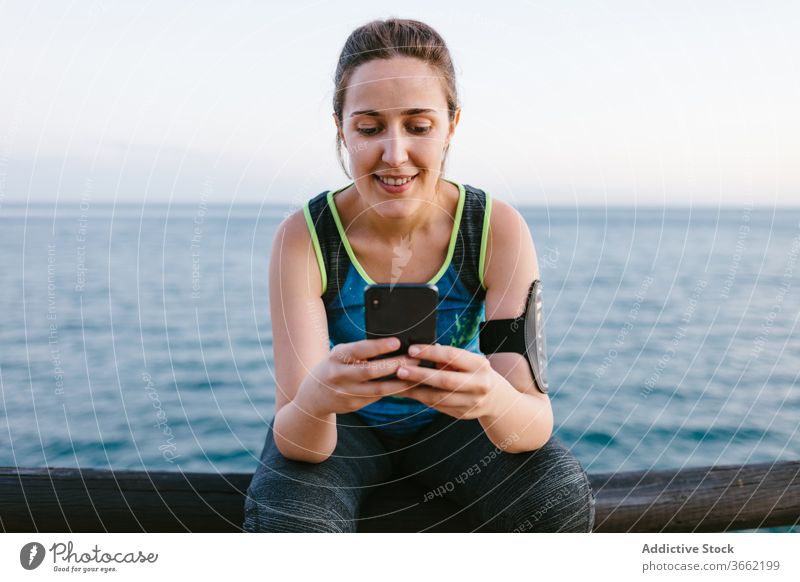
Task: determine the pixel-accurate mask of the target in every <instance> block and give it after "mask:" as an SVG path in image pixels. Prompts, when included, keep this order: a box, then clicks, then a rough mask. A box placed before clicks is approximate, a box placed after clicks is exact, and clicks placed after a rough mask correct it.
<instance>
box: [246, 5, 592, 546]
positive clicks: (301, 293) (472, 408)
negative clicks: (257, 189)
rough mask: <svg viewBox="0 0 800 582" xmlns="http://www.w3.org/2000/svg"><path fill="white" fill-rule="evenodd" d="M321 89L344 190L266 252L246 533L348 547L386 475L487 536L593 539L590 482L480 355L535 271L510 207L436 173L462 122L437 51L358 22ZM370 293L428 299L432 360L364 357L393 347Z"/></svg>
mask: <svg viewBox="0 0 800 582" xmlns="http://www.w3.org/2000/svg"><path fill="white" fill-rule="evenodd" d="M335 82H336V91H335V95H334V114H333V116H334V121H335V123H336V128H337V151H338V152H339V154H340V162H341V163H342V167H343V169H344V170H345V173H346V174H347V175H348V177H351V174H352V176H355V179H354V180H353V182H351V183H350V184H348V185H347V186H345V187H343V188H340V189H338V190H336V191H334V192H323V193H322V194H320V195H318V196H316V197H314V198H313V199H312V200H310V201H309V202H308V203H307V204H306V205H305V207H304V209H303V211H302V212H300V211H298V212H296V213H294V214H292V215H291V216H289V217H288V218H287V219H286V220H285V221H284V222H283V223H282V224H281V226H280V227H279V229H278V232H277V235H276V237H275V241H274V245H273V248H272V256H271V262H270V275H269V276H270V286H269V287H270V309H271V315H272V326H273V347H274V351H275V371H276V380H277V386H278V389H277V395H276V403H275V408H276V413H275V418H274V419H273V421H272V423H271V425H270V428H269V430H268V434H267V441H266V444H265V446H264V450H263V453H262V456H261V464H260V466H259V468H258V470H257V471H256V473H255V475H254V477H253V481H252V483H251V485H250V488H249V489H248V495H247V500H246V505H245V522H244V529H245V530H247V531H272V532H280V531H284V532H288V531H316V532H319V531H336V532H351V531H356V529H357V525H358V515H359V509H360V506H361V503H362V501H363V499H364V497H365V495H367V494H368V493H369V491H370V490H371V489H372V487H373V486H375V485H378V484H380V483H383V482H386V481H388V480H390V479H394V478H397V476H398V475H403V476H408V478H411V479H414V480H415V481H417V482H418V483H419V484H421V485H422V486H423V487H426V488H429V489H430V490H435V489H436V488H440V486H441V485H442V484H445V483H450V484H451V485H452V487H449V486H448V487H447V488H446V489H447V492H446V495H448V497H449V498H450V499H452V500H453V501H455V502H456V503H459V504H461V505H462V506H469V507H470V508H471V510H473V511H475V512H476V513H475V515H476V517H477V519H478V520H479V521H480V523H481V524H482V530H484V531H485V530H493V531H584V532H585V531H591V528H592V525H593V520H594V497H593V495H592V492H591V488H590V486H589V482H588V479H587V477H586V474H585V473H584V472H583V470H582V468H581V466H580V464H579V463H578V461H577V460H576V459H575V458H574V457H573V456H572V455H571V454H570V453H569V451H567V450H566V448H565V447H564V446H563V445H562V444H561V443H560V442H559V441H558V440H557V439H556V438H555V437H554V436H553V435H552V427H553V415H552V409H551V406H550V400H549V398H548V396H547V394H546V391H545V390H540V389H539V388H538V387H537V386H538V385H537V383H536V381H535V378H534V376H533V374H532V368H530V367H529V366H528V363H527V361H526V360H525V359H524V356H522V355H520V354H517V353H493V354H492V355H490V356H488V357H487V356H485V355H483V354H482V353H481V351H480V350H479V349H478V326H479V324H480V322H481V320H482V319H483V318H484V317H485V318H486V320H494V319H501V318H513V317H517V316H519V315H520V314H521V313H522V310H523V308H524V307H525V305H526V298H527V297H528V292H529V289H531V283H532V281H534V280H536V279H538V276H539V273H538V266H537V261H536V254H535V251H534V246H533V242H532V239H531V236H530V233H529V231H528V228H527V226H526V224H525V222H524V221H523V219H522V217H521V216H520V214H519V213H518V212H517V211H516V210H515V209H514V208H512V207H511V206H510V205H508V204H506V203H504V202H501V201H499V200H495V201H493V202H492V199H491V197H490V196H488V195H487V194H486V193H485V192H483V191H482V190H479V189H477V188H473V187H471V186H465V185H462V184H459V183H457V182H455V181H452V180H448V179H445V178H443V177H442V172H443V169H444V163H445V158H446V154H447V150H448V147H449V144H450V141H451V140H452V138H453V135H454V132H455V128H456V126H457V124H458V121H459V116H460V113H461V111H460V108H459V107H458V100H457V94H456V83H455V75H454V70H453V65H452V61H451V58H450V54H449V52H448V49H447V47H446V46H445V43H444V41H443V40H442V38H441V37H440V36H439V35H438V33H436V32H435V31H434V30H433V29H431V28H430V27H429V26H427V25H425V24H423V23H421V22H418V21H414V20H399V19H389V20H386V21H374V22H370V23H368V24H366V25H364V26H362V27H360V28H358V29H357V30H355V31H354V32H353V33H352V34H351V35H350V37H349V38H348V40H347V42H346V43H345V46H344V48H343V50H342V53H341V56H340V59H339V64H338V67H337V71H336V76H335ZM342 145H344V146H345V148H346V149H347V151H348V153H349V158H350V162H349V170H350V173H348V168H347V167H346V165H345V163H344V161H343V160H342V158H341V146H342ZM351 179H352V178H351ZM373 282H383V283H389V282H391V283H408V282H417V283H418V282H430V283H434V284H436V285H437V287H438V288H439V294H440V303H439V306H438V311H437V329H438V334H439V335H438V337H437V340H438V341H437V344H435V345H426V346H419V350H418V351H417V352H416V353H412V351H411V350H410V351H409V355H408V356H402V357H392V358H386V359H381V360H377V361H376V360H371V359H372V358H374V357H375V356H378V355H381V354H385V353H388V352H392V351H394V350H396V349H397V347H398V345H399V344H398V343H395V342H396V341H397V340H396V339H394V338H388V339H380V340H366V339H364V338H365V332H364V327H363V325H364V307H363V290H364V286H365V285H367V284H370V283H373ZM423 359H424V360H429V361H433V362H435V363H436V369H430V368H426V367H422V366H419V364H420V360H423ZM370 360H371V361H370ZM393 373H396V377H395V379H390V380H381V381H370V380H371V379H376V378H381V377H384V376H388V375H391V374H393ZM423 501H425V500H423V499H421V500H420V502H423Z"/></svg>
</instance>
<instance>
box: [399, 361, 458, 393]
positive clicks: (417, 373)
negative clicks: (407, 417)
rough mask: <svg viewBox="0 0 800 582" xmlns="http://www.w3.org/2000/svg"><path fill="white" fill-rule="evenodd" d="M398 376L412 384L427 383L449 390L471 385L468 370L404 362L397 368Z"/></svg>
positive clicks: (452, 390)
mask: <svg viewBox="0 0 800 582" xmlns="http://www.w3.org/2000/svg"><path fill="white" fill-rule="evenodd" d="M397 377H398V378H400V379H401V380H407V381H409V382H411V383H412V384H426V385H428V386H433V387H434V388H438V389H440V390H446V391H449V392H455V391H464V390H467V389H469V387H470V385H471V384H470V377H469V375H468V374H467V373H466V372H455V371H451V370H433V369H431V368H423V367H422V366H414V365H408V364H404V365H403V366H402V367H400V368H398V370H397Z"/></svg>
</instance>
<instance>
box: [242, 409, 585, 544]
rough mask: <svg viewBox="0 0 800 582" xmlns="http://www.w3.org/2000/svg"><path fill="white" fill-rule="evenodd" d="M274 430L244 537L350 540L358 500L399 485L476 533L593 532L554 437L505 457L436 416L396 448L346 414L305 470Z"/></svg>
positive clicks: (474, 425)
mask: <svg viewBox="0 0 800 582" xmlns="http://www.w3.org/2000/svg"><path fill="white" fill-rule="evenodd" d="M273 423H274V419H273V421H272V422H270V425H269V428H268V430H267V440H266V443H265V445H264V450H263V452H262V454H261V462H260V463H259V467H258V469H257V470H256V472H255V475H254V476H253V480H252V482H251V483H250V487H249V488H248V490H247V498H246V501H245V519H244V525H243V528H244V530H245V531H251V532H254V531H258V532H354V531H356V529H357V526H358V516H359V509H360V507H361V502H362V500H363V499H364V498H365V496H366V495H368V494H369V493H370V492H371V491H373V490H374V487H375V486H377V485H380V484H382V483H385V482H387V481H390V480H394V479H397V478H399V477H401V476H402V477H406V478H409V479H412V480H413V481H415V482H417V483H418V484H420V485H421V486H423V487H424V488H425V489H426V490H428V491H429V492H430V493H428V494H426V498H427V497H429V496H430V497H431V498H432V497H434V496H439V495H445V496H447V498H448V499H450V500H452V501H454V502H455V503H457V504H458V505H460V506H462V507H466V506H469V507H470V510H474V511H475V512H477V519H478V520H479V521H480V522H481V524H484V525H482V526H481V531H498V532H588V531H591V529H592V526H593V525H594V505H595V498H594V495H593V493H592V489H591V486H590V484H589V480H588V478H587V476H586V473H585V472H584V470H583V469H582V467H581V465H580V463H579V462H578V460H577V459H576V458H575V457H574V456H573V455H572V454H571V453H570V452H569V450H568V449H567V448H566V447H565V446H564V445H563V444H562V443H561V442H560V441H559V440H558V439H557V438H556V437H555V436H553V437H551V438H550V440H549V441H548V442H547V443H546V444H545V445H544V447H542V448H541V449H539V450H537V451H532V452H526V453H506V452H503V450H502V448H505V447H502V448H500V447H497V446H495V445H494V443H492V442H491V441H490V440H489V438H488V437H487V436H486V434H485V433H484V431H483V428H482V427H481V425H480V423H479V422H478V421H477V420H457V419H455V418H452V417H450V416H447V415H444V414H441V413H440V414H439V415H438V416H437V417H436V418H435V419H434V420H433V422H432V423H431V424H429V425H427V426H425V427H424V428H422V429H421V430H420V431H419V432H417V433H416V434H415V435H413V437H409V438H405V439H397V438H392V437H389V436H388V435H385V434H384V433H382V432H380V430H379V429H374V428H372V427H369V426H367V425H365V424H364V423H363V422H362V421H361V420H360V419H359V417H358V416H357V415H356V414H354V413H350V414H343V415H337V417H336V425H337V444H336V449H335V450H334V452H333V454H332V455H331V456H330V457H329V458H328V459H326V460H325V461H323V462H322V463H306V462H302V461H293V460H289V459H286V458H285V457H284V456H283V455H282V454H281V453H280V451H279V450H278V448H277V447H276V446H275V442H274V440H273V436H272V425H273ZM434 492H436V493H434ZM426 500H427V499H420V502H423V501H426Z"/></svg>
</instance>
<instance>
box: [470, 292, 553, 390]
mask: <svg viewBox="0 0 800 582" xmlns="http://www.w3.org/2000/svg"><path fill="white" fill-rule="evenodd" d="M479 333H480V349H481V351H482V352H483V353H484V354H486V355H489V354H495V353H498V352H513V353H517V354H521V355H523V356H525V359H526V360H527V362H528V365H529V366H530V369H531V374H533V380H534V382H535V383H536V387H537V388H538V389H539V391H540V392H542V393H543V394H547V390H548V387H547V353H546V351H545V348H546V346H545V339H544V316H543V315H542V282H541V281H540V280H539V279H536V280H535V281H534V282H533V283H531V286H530V289H528V299H527V301H526V303H525V312H524V313H523V314H522V315H520V316H519V317H516V318H513V319H493V320H491V321H484V322H483V323H481V326H480V332H479Z"/></svg>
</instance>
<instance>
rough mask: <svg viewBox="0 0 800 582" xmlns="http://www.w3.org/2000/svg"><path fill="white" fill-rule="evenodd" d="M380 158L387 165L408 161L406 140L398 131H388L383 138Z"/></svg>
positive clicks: (399, 164) (401, 163)
mask: <svg viewBox="0 0 800 582" xmlns="http://www.w3.org/2000/svg"><path fill="white" fill-rule="evenodd" d="M382 143H383V157H382V160H383V161H384V162H386V164H388V165H389V166H402V165H403V164H405V163H406V162H407V161H408V145H409V144H408V142H407V141H406V138H405V136H402V135H400V134H399V133H398V132H389V133H388V134H387V135H386V138H385V139H384V140H383V142H382Z"/></svg>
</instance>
